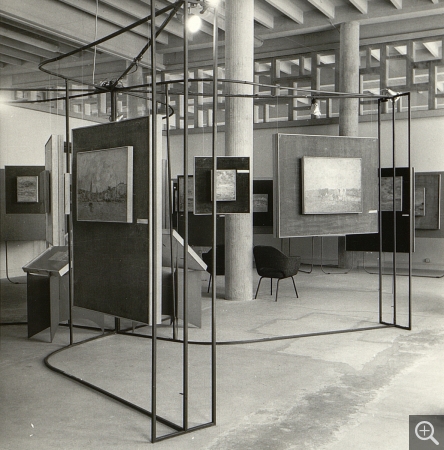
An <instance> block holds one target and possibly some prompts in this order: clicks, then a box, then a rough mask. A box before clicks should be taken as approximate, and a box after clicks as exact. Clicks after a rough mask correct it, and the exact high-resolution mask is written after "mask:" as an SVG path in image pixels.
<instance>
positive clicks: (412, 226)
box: [407, 92, 415, 330]
mask: <svg viewBox="0 0 444 450" xmlns="http://www.w3.org/2000/svg"><path fill="white" fill-rule="evenodd" d="M407 104H408V112H407V114H408V117H407V134H408V135H407V152H408V165H409V173H410V211H409V214H410V217H409V218H410V235H409V236H410V245H409V324H408V329H409V330H410V329H411V328H412V277H413V273H412V263H413V242H414V239H415V205H414V203H413V192H414V186H415V174H414V171H413V169H412V159H411V141H410V135H411V121H412V114H411V104H410V92H408V93H407Z"/></svg>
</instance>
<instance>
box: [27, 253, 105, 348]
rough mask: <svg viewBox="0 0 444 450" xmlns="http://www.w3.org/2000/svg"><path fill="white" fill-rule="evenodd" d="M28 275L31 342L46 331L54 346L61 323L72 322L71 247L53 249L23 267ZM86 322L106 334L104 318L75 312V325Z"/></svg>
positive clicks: (88, 313)
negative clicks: (70, 318)
mask: <svg viewBox="0 0 444 450" xmlns="http://www.w3.org/2000/svg"><path fill="white" fill-rule="evenodd" d="M23 270H24V271H25V272H26V274H27V307H28V338H30V337H32V336H35V335H36V334H38V333H40V332H41V331H43V330H46V329H47V328H49V329H50V339H51V342H52V341H53V339H54V335H55V333H56V331H57V328H58V326H59V323H60V322H63V321H66V320H68V319H69V277H68V270H69V266H68V247H67V246H54V247H51V248H48V249H47V250H45V251H44V252H43V253H42V254H41V255H39V256H37V258H35V259H33V260H32V261H30V262H29V263H28V264H26V265H25V266H24V267H23ZM76 319H87V320H91V321H92V322H94V323H96V324H97V325H98V326H99V327H100V328H101V330H102V332H103V330H104V327H105V326H104V321H105V320H104V315H103V314H101V313H97V312H95V311H88V310H84V309H82V308H73V321H74V320H76Z"/></svg>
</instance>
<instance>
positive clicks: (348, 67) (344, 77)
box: [338, 22, 359, 267]
mask: <svg viewBox="0 0 444 450" xmlns="http://www.w3.org/2000/svg"><path fill="white" fill-rule="evenodd" d="M339 42H340V46H339V64H340V65H339V80H340V81H339V90H340V91H341V92H350V93H357V92H359V23H358V22H348V23H343V24H341V28H340V41H339ZM358 127H359V99H357V98H343V99H341V100H340V103H339V136H358V134H359V129H358ZM351 260H352V259H351V256H349V255H347V252H346V250H345V237H339V238H338V265H339V267H346V266H349V265H350V264H351Z"/></svg>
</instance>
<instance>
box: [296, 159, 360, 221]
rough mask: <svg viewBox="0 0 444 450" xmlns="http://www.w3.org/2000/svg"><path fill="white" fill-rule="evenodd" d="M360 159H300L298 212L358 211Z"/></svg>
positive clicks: (338, 212)
mask: <svg viewBox="0 0 444 450" xmlns="http://www.w3.org/2000/svg"><path fill="white" fill-rule="evenodd" d="M361 174H362V162H361V158H335V157H322V156H316V157H312V156H303V157H302V213H303V214H349V213H361V212H362V184H361V183H362V181H361V178H362V175H361Z"/></svg>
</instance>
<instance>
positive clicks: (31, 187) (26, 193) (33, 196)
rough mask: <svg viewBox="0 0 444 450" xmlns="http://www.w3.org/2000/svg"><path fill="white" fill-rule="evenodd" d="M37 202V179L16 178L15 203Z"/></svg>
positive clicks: (34, 177) (30, 177)
mask: <svg viewBox="0 0 444 450" xmlns="http://www.w3.org/2000/svg"><path fill="white" fill-rule="evenodd" d="M38 201H39V177H38V176H18V177H17V203H38Z"/></svg>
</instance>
